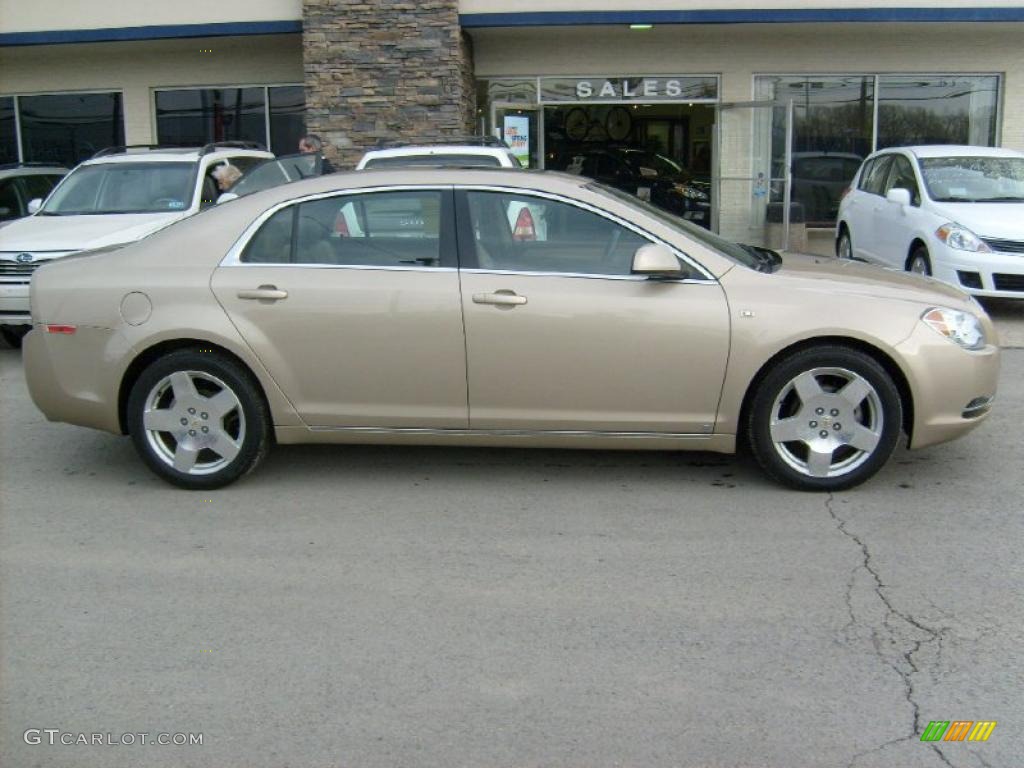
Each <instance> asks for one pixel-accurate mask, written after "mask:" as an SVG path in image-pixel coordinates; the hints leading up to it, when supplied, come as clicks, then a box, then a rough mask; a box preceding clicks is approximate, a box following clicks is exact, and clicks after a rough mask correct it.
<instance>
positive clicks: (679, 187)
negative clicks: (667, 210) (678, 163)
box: [672, 184, 708, 201]
mask: <svg viewBox="0 0 1024 768" xmlns="http://www.w3.org/2000/svg"><path fill="white" fill-rule="evenodd" d="M672 190H673V191H674V192H675V193H676V194H679V195H682V196H683V197H685V198H686V199H687V200H701V201H706V200H707V199H708V193H707V192H704V191H703V190H700V189H697V188H696V187H691V186H688V185H686V184H673V185H672Z"/></svg>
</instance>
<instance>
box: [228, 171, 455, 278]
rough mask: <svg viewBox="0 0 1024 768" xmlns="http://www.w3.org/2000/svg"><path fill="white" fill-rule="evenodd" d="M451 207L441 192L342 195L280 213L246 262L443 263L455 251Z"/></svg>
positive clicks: (249, 248)
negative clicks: (447, 223)
mask: <svg viewBox="0 0 1024 768" xmlns="http://www.w3.org/2000/svg"><path fill="white" fill-rule="evenodd" d="M446 209H447V206H446V205H445V204H444V195H443V193H442V192H440V191H437V190H409V191H396V192H373V193H367V194H361V195H337V196H333V197H326V198H322V199H319V200H310V201H307V202H304V203H299V204H297V205H293V206H289V207H288V208H285V209H282V210H281V211H278V212H277V213H275V214H274V215H273V216H272V217H271V218H270V219H268V220H267V222H266V223H265V224H264V225H263V227H261V228H260V230H259V231H258V232H257V233H256V235H255V236H254V237H253V238H252V240H250V241H249V244H248V245H247V246H246V249H245V252H244V253H243V255H242V261H243V262H250V263H262V264H267V263H291V264H327V265H336V266H361V267H406V268H409V267H440V266H442V254H443V253H445V252H450V246H448V244H447V243H448V240H449V237H448V236H447V234H446V233H447V232H448V231H449V228H448V227H446V226H445V221H446V217H447V216H448V214H447V212H446Z"/></svg>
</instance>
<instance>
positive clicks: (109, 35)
mask: <svg viewBox="0 0 1024 768" xmlns="http://www.w3.org/2000/svg"><path fill="white" fill-rule="evenodd" d="M297 32H302V21H301V20H298V19H296V20H290V19H289V20H287V21H229V22H224V23H217V24H164V25H160V26H153V27H105V28H102V29H55V30H51V31H46V32H4V33H2V34H0V46H12V45H60V44H62V43H109V42H121V41H126V40H164V39H168V38H181V37H226V36H229V35H283V34H289V33H297Z"/></svg>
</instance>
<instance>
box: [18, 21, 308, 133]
mask: <svg viewBox="0 0 1024 768" xmlns="http://www.w3.org/2000/svg"><path fill="white" fill-rule="evenodd" d="M206 50H210V51H212V52H211V53H206V52H205V51H206ZM302 81H303V68H302V39H301V36H300V35H265V36H253V37H215V38H195V39H189V40H154V41H148V42H133V43H90V44H85V45H39V46H34V45H33V46H24V47H15V48H0V95H5V96H7V95H13V94H29V93H46V92H55V91H60V92H63V91H90V90H92V91H118V90H119V91H123V92H124V97H123V98H124V113H125V141H126V142H127V143H129V144H150V143H153V142H155V141H156V136H155V128H156V127H155V126H154V124H153V113H152V109H153V106H152V105H153V95H152V93H153V90H154V89H157V88H161V87H169V86H182V85H195V86H213V85H249V84H252V85H274V84H292V83H295V84H301V83H302Z"/></svg>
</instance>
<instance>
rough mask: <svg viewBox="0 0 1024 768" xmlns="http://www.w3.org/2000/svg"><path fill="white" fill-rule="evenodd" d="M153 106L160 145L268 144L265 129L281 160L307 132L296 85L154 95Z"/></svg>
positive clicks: (303, 102)
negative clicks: (233, 142) (226, 142)
mask: <svg viewBox="0 0 1024 768" xmlns="http://www.w3.org/2000/svg"><path fill="white" fill-rule="evenodd" d="M155 101H156V132H157V140H158V141H159V142H160V143H161V144H170V145H182V146H202V145H203V144H208V143H210V142H214V141H256V142H259V143H260V144H263V145H267V144H268V135H267V134H268V127H269V146H270V148H271V150H272V151H273V152H274V153H275V154H279V155H285V154H293V153H295V152H297V151H298V146H299V139H300V138H301V137H302V136H303V134H305V132H306V119H305V110H306V97H305V91H304V89H303V87H302V86H301V85H282V86H272V87H267V86H255V87H249V88H186V89H180V90H178V89H176V90H168V91H157V92H156V94H155ZM268 120H269V126H268Z"/></svg>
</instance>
